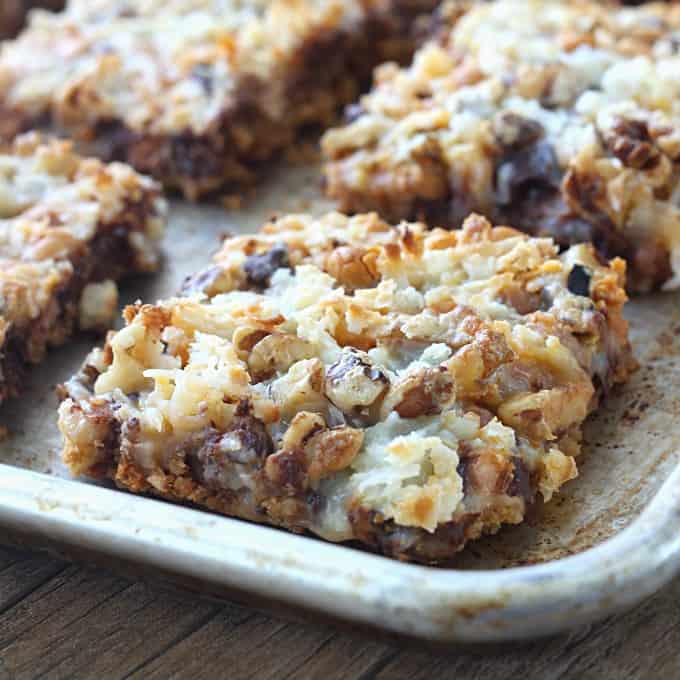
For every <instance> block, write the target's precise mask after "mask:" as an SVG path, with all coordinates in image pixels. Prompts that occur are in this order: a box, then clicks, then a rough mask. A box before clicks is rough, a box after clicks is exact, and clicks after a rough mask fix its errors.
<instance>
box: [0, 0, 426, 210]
mask: <svg viewBox="0 0 680 680" xmlns="http://www.w3.org/2000/svg"><path fill="white" fill-rule="evenodd" d="M438 2H439V0H361V1H360V0H356V1H351V2H347V1H345V0H342V1H341V0H273V1H271V0H251V1H249V2H247V1H245V0H170V1H166V0H162V1H161V0H144V1H143V2H131V1H129V0H113V1H109V0H94V1H91V0H72V1H71V2H70V3H69V4H68V7H67V9H66V11H65V12H63V13H62V14H59V15H51V16H50V15H47V14H42V15H40V16H37V17H35V18H34V21H33V22H32V23H31V26H30V27H29V28H28V29H27V30H26V31H25V32H24V34H23V35H22V36H21V37H20V38H19V39H18V40H17V41H15V42H13V43H11V44H8V45H6V46H5V47H4V50H3V51H2V54H1V56H0V107H1V109H0V112H1V113H2V119H3V120H4V122H3V123H2V126H3V130H2V131H1V132H2V133H3V134H4V135H5V136H8V135H9V136H11V135H12V134H13V133H14V132H16V130H20V129H23V128H25V127H26V126H33V125H34V124H35V121H41V120H45V119H46V118H47V119H51V120H52V121H53V122H54V123H56V124H57V125H58V126H59V127H60V128H61V129H63V130H67V131H68V132H69V133H70V134H71V135H73V136H75V137H77V138H78V139H80V140H86V141H90V142H95V143H96V144H94V145H93V148H94V149H96V151H97V153H99V154H100V155H102V156H103V157H105V158H106V159H107V160H108V159H114V160H124V161H127V162H129V163H130V164H132V165H133V166H135V167H136V168H137V169H139V170H141V171H143V172H146V173H148V174H150V175H153V176H154V177H156V178H158V179H160V180H162V181H163V183H164V184H165V185H166V186H167V187H169V188H176V189H179V190H181V191H182V192H184V194H185V195H186V196H187V197H189V198H192V199H195V198H197V197H199V196H200V195H202V194H206V193H211V192H216V191H220V190H227V189H229V190H233V189H235V188H236V189H237V188H239V187H240V186H241V185H243V184H244V183H248V182H249V181H251V180H252V179H253V175H254V173H255V172H256V171H257V170H258V168H261V167H262V166H263V164H264V162H265V161H267V160H268V159H270V158H271V157H272V156H273V155H274V154H275V152H277V151H279V150H281V149H282V148H285V147H286V146H288V145H290V144H291V143H292V141H293V140H294V139H295V138H296V136H297V135H298V133H300V132H301V131H303V130H304V129H309V127H310V126H328V125H329V124H330V123H331V121H332V120H333V119H334V116H335V114H336V112H337V110H338V107H340V106H342V105H343V104H344V103H347V102H350V101H352V100H353V99H354V98H355V97H356V95H357V94H358V89H359V87H360V85H362V84H366V83H367V81H368V80H369V79H370V75H371V71H372V68H373V66H375V65H376V64H377V63H379V62H380V61H383V60H384V59H388V58H389V59H391V58H395V59H401V60H403V59H404V58H405V57H407V56H409V55H410V54H411V53H412V50H413V46H414V42H415V38H414V35H415V34H416V33H417V30H418V29H417V26H418V20H417V19H418V17H419V16H420V15H421V13H423V12H425V11H427V10H431V9H433V8H434V6H435V5H437V4H438ZM2 109H4V110H2Z"/></svg>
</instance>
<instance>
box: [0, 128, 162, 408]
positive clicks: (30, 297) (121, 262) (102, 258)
mask: <svg viewBox="0 0 680 680" xmlns="http://www.w3.org/2000/svg"><path fill="white" fill-rule="evenodd" d="M163 216H164V203H163V200H162V198H160V189H159V187H158V186H157V185H156V184H155V183H154V182H153V181H151V180H149V179H147V178H145V177H142V176H140V175H138V174H137V173H135V172H134V171H133V170H132V169H131V168H130V167H128V166H126V165H122V164H119V163H114V164H111V165H108V166H107V165H104V164H102V163H101V162H100V161H97V160H92V159H84V158H81V157H80V156H78V155H76V154H75V153H74V152H73V150H72V148H71V145H70V144H69V143H67V142H62V141H54V140H53V141H45V140H42V139H41V138H40V137H39V136H38V135H35V134H31V135H25V136H23V137H19V138H18V139H17V140H16V141H15V143H14V145H13V147H12V148H11V149H9V150H6V151H5V152H3V153H0V301H1V303H2V306H1V308H0V348H1V349H0V401H2V400H4V399H5V398H6V397H8V396H13V395H16V394H17V393H18V391H19V387H20V385H21V382H22V378H23V374H24V371H25V369H26V366H27V365H28V364H35V363H38V362H39V361H41V360H42V359H43V358H44V356H45V352H46V350H47V348H48V347H49V346H50V345H59V344H62V343H63V342H65V341H66V340H67V339H68V337H69V336H70V334H71V333H72V331H73V330H74V327H76V326H79V327H81V328H84V329H100V330H104V329H106V328H108V327H109V326H110V323H111V320H112V318H113V316H114V314H115V311H116V305H117V289H116V286H115V283H114V282H113V281H114V280H115V279H117V278H119V277H121V276H122V275H123V274H126V273H130V272H144V271H150V270H153V269H155V268H156V266H157V264H158V239H159V237H160V235H161V232H162V227H163V219H164V217H163Z"/></svg>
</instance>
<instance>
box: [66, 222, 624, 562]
mask: <svg viewBox="0 0 680 680" xmlns="http://www.w3.org/2000/svg"><path fill="white" fill-rule="evenodd" d="M624 271H625V264H624V263H623V261H622V260H615V261H613V262H612V263H611V264H610V265H607V264H603V263H602V262H601V260H600V259H598V257H597V256H596V254H595V252H594V250H593V249H592V246H590V245H577V246H574V247H572V248H570V249H569V250H566V251H565V252H563V253H561V254H559V253H558V250H557V248H556V246H555V245H554V244H553V242H552V241H551V240H550V239H545V238H543V239H538V238H530V237H528V236H527V235H525V234H523V233H521V232H518V231H515V230H513V229H510V228H507V227H495V228H494V227H492V226H491V225H490V224H489V222H487V221H486V220H485V219H484V218H482V217H479V216H476V215H473V216H470V217H469V218H468V219H467V220H466V221H465V225H464V227H463V229H462V230H460V231H446V230H442V229H434V230H428V229H427V228H426V227H425V225H423V224H415V223H413V224H406V223H404V224H401V225H400V226H397V227H394V226H390V225H389V224H387V223H385V222H384V221H382V220H381V219H379V218H378V217H377V216H376V215H375V214H366V215H358V216H354V217H346V216H344V215H341V214H329V215H326V216H323V217H318V218H314V217H310V216H300V215H297V216H296V215H288V216H284V217H280V218H279V219H277V220H275V221H273V222H271V223H269V224H267V225H265V226H264V227H263V228H262V229H261V230H260V231H259V232H258V233H257V234H254V235H248V236H240V237H235V238H231V239H229V240H227V241H226V242H225V243H224V245H223V248H222V250H221V251H220V253H219V254H218V255H217V256H216V258H215V261H214V264H213V265H212V266H210V267H209V268H207V269H205V270H203V271H201V272H199V273H197V274H196V275H195V276H192V277H190V278H189V279H188V280H187V281H186V283H185V286H184V289H183V294H182V295H179V296H178V297H175V298H171V299H166V300H163V301H160V302H158V303H156V304H142V303H139V304H136V305H134V306H131V307H128V308H127V309H126V311H125V315H124V316H125V326H124V328H123V329H122V330H120V331H118V332H117V333H112V334H110V336H109V338H108V341H107V343H106V345H105V347H104V348H103V349H95V350H94V351H93V352H92V353H91V354H90V355H89V357H88V358H87V359H86V361H85V363H84V365H83V367H82V370H81V371H80V373H79V374H78V375H76V376H75V377H74V378H73V379H72V380H71V381H69V382H68V383H67V384H66V385H64V386H63V387H62V396H63V397H64V400H63V402H62V404H61V407H60V410H59V427H60V429H61V432H62V434H63V437H64V449H63V459H64V461H65V463H66V464H67V465H68V467H69V468H70V470H71V472H72V473H73V474H74V475H85V476H90V477H99V478H109V479H111V480H114V481H115V483H116V484H117V485H118V486H119V487H121V488H122V489H126V490H129V491H132V492H138V493H150V494H156V495H159V496H162V497H163V498H166V499H169V500H172V501H186V502H192V503H195V504H197V505H199V506H202V507H204V508H208V509H210V510H213V511H216V512H219V513H224V514H226V515H233V516H236V517H240V518H244V519H248V520H252V521H256V522H265V523H269V524H272V525H276V526H280V527H285V528H287V529H289V530H292V531H296V532H312V533H314V534H316V535H318V536H321V537H323V538H325V539H327V540H330V541H357V542H359V543H361V544H363V545H364V546H367V547H369V548H371V549H373V550H376V551H378V552H380V553H384V554H386V555H390V556H393V557H397V558H400V559H411V560H416V561H420V562H425V563H442V562H447V561H449V560H451V558H452V557H453V555H454V554H455V553H456V552H457V551H458V550H460V549H461V548H462V547H463V546H464V545H465V543H466V542H467V541H469V540H471V539H474V538H477V537H479V536H480V535H482V534H483V533H492V532H495V531H497V530H498V529H499V528H500V526H501V525H502V524H506V523H510V524H515V523H518V522H521V521H522V520H523V519H524V517H525V514H526V513H527V510H528V509H529V507H530V506H531V505H532V504H533V503H534V502H536V501H537V499H538V498H542V499H543V500H545V501H548V500H549V499H550V498H551V497H552V496H553V494H555V493H556V492H557V491H558V490H559V489H560V487H561V486H562V485H563V484H564V483H566V482H567V481H569V480H571V479H573V478H574V477H575V476H576V475H577V467H576V462H575V459H576V457H577V456H578V454H579V451H580V445H581V426H582V423H583V421H584V419H585V418H586V417H587V416H588V414H589V413H591V412H592V411H593V410H594V409H596V408H597V406H598V403H599V401H600V399H601V398H602V397H603V396H605V395H606V394H607V393H608V392H609V390H610V389H611V388H612V387H613V386H614V385H616V384H617V383H620V382H622V381H624V380H626V378H627V376H628V374H629V372H630V371H631V370H632V369H633V368H634V362H633V360H632V358H631V350H630V345H629V342H628V338H627V324H626V322H625V321H624V319H623V317H622V307H623V304H624V302H625V300H626V296H625V293H624V290H623V288H622V283H623V278H624Z"/></svg>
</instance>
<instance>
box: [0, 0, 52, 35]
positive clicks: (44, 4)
mask: <svg viewBox="0 0 680 680" xmlns="http://www.w3.org/2000/svg"><path fill="white" fill-rule="evenodd" d="M64 4H65V0H2V3H0V39H3V38H11V37H12V36H15V35H16V34H17V33H18V32H19V30H20V29H21V27H22V26H23V25H24V21H25V20H26V15H27V14H28V12H29V11H30V10H32V9H35V8H37V7H39V8H41V9H49V10H52V11H54V12H58V11H59V10H61V9H63V8H64Z"/></svg>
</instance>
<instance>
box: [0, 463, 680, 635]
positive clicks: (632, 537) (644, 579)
mask: <svg viewBox="0 0 680 680" xmlns="http://www.w3.org/2000/svg"><path fill="white" fill-rule="evenodd" d="M121 497H123V498H125V502H124V503H121ZM0 523H2V524H4V525H6V526H8V527H9V528H14V529H17V530H21V531H22V532H23V533H31V534H36V535H37V536H42V537H44V538H49V540H50V541H57V542H61V543H65V544H70V545H77V546H79V547H81V548H85V549H90V550H94V551H96V552H99V553H105V554H108V555H111V556H114V557H116V556H117V557H119V558H121V559H124V560H126V561H131V562H134V563H140V564H143V565H145V566H146V567H147V568H151V569H158V570H160V571H163V572H172V573H176V574H178V575H181V576H185V577H190V578H192V579H194V580H197V581H199V582H202V583H206V584H210V585H213V586H218V587H222V588H225V589H229V590H237V591H241V592H244V593H248V594H251V595H253V596H254V597H257V598H258V600H259V601H260V602H262V601H263V600H265V601H266V600H268V599H271V600H272V601H275V602H281V603H285V604H286V605H290V606H292V607H295V606H299V607H302V608H304V609H305V610H307V611H313V612H317V613H319V614H321V615H324V616H330V617H331V618H334V619H341V620H344V621H348V622H350V623H356V624H360V625H362V626H367V627H371V628H378V629H381V630H383V631H387V632H389V633H396V634H401V635H406V636H409V637H415V638H420V639H427V640H431V641H437V642H444V643H471V642H474V643H477V642H500V641H508V640H516V639H526V638H531V637H537V636H541V635H548V634H552V633H557V632H559V631H563V630H566V629H569V628H572V627H575V626H578V625H581V624H585V623H590V622H592V621H594V620H596V619H598V618H602V617H604V616H606V615H609V614H612V613H614V612H615V611H619V610H621V609H623V608H625V607H628V606H631V605H633V604H635V603H636V602H638V601H640V600H642V599H643V598H644V597H646V596H648V595H650V594H651V593H653V592H654V591H656V590H657V589H658V588H660V587H661V586H662V585H664V584H665V583H666V582H668V581H669V580H670V579H671V578H672V577H673V576H674V575H675V574H676V573H678V572H679V571H680V466H678V467H677V468H676V469H675V470H674V472H673V473H672V475H671V476H670V477H669V479H668V480H667V481H666V482H665V483H664V485H663V486H662V488H661V489H660V490H659V491H658V492H657V494H656V496H655V497H654V498H653V500H652V501H651V503H650V504H649V505H648V507H647V508H646V509H645V510H644V511H643V513H642V514H641V515H640V516H639V517H638V518H637V519H636V520H635V521H634V522H633V523H632V524H631V525H630V526H628V527H626V528H625V529H623V530H622V531H621V532H620V533H618V534H617V535H616V536H614V537H613V538H610V539H608V540H606V541H604V542H603V543H601V544H599V545H597V546H595V547H593V548H590V549H588V550H586V551H584V552H582V553H580V554H577V555H573V556H569V557H565V558H562V559H559V560H556V561H553V562H548V563H544V564H539V565H533V566H524V567H513V568H509V569H495V570H489V571H482V570H472V571H468V570H456V569H433V568H430V567H424V566H418V565H413V564H404V563H400V562H394V561H392V560H389V559H387V558H384V557H380V556H376V555H371V554H368V553H364V552H361V551H358V550H355V549H353V548H348V547H343V546H339V545H333V544H329V543H324V542H322V541H318V540H313V539H310V538H308V537H304V536H296V535H293V534H289V533H286V532H283V531H279V530H276V529H272V528H269V527H265V526H259V525H253V524H249V523H247V522H243V521H240V520H237V519H230V518H227V517H221V516H216V515H211V514H207V513H205V512H200V511H198V510H193V509H190V508H187V507H182V506H175V505H170V504H167V503H163V502H159V501H156V500H153V499H148V498H144V497H137V496H130V495H122V494H121V493H120V492H118V491H115V490H111V489H107V488H102V487H98V486H94V485H88V484H83V483H81V482H74V481H68V480H63V479H59V478H55V477H51V476H48V475H43V474H38V473H35V472H29V471H26V470H21V469H18V468H13V467H9V466H6V465H0Z"/></svg>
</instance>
